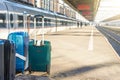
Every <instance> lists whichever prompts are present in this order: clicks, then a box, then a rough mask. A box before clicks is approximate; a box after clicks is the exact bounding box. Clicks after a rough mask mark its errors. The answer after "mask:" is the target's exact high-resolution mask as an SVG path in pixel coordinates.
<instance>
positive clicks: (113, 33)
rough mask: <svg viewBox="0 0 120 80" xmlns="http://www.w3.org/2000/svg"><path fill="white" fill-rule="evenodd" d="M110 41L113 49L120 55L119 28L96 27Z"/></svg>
mask: <svg viewBox="0 0 120 80" xmlns="http://www.w3.org/2000/svg"><path fill="white" fill-rule="evenodd" d="M96 28H97V29H98V30H99V31H100V32H101V33H102V34H103V35H104V36H105V37H106V38H107V39H108V41H109V42H110V44H111V45H112V47H113V48H114V50H115V51H116V52H117V53H118V55H119V56H120V32H119V30H120V29H116V28H109V27H100V26H99V27H98V26H97V27H96Z"/></svg>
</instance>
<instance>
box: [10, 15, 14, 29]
mask: <svg viewBox="0 0 120 80" xmlns="http://www.w3.org/2000/svg"><path fill="white" fill-rule="evenodd" d="M13 23H14V21H13V15H12V14H10V25H11V28H13Z"/></svg>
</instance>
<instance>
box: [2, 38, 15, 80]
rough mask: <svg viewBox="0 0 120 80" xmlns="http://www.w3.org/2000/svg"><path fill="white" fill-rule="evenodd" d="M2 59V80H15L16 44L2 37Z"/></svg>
mask: <svg viewBox="0 0 120 80" xmlns="http://www.w3.org/2000/svg"><path fill="white" fill-rule="evenodd" d="M0 59H1V60H0V62H1V66H0V80H14V78H15V46H14V44H13V43H12V42H10V41H9V40H3V39H0ZM2 64H3V65H2Z"/></svg>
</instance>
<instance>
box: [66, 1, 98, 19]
mask: <svg viewBox="0 0 120 80" xmlns="http://www.w3.org/2000/svg"><path fill="white" fill-rule="evenodd" d="M64 1H65V2H66V3H67V4H69V5H70V6H71V7H73V8H74V9H76V10H77V11H78V12H79V13H80V14H81V15H82V16H83V17H85V18H86V19H87V20H89V21H94V19H95V16H96V13H97V10H98V7H99V3H100V0H64Z"/></svg>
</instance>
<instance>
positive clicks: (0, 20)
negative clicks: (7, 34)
mask: <svg viewBox="0 0 120 80" xmlns="http://www.w3.org/2000/svg"><path fill="white" fill-rule="evenodd" d="M0 28H6V14H3V13H0Z"/></svg>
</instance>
